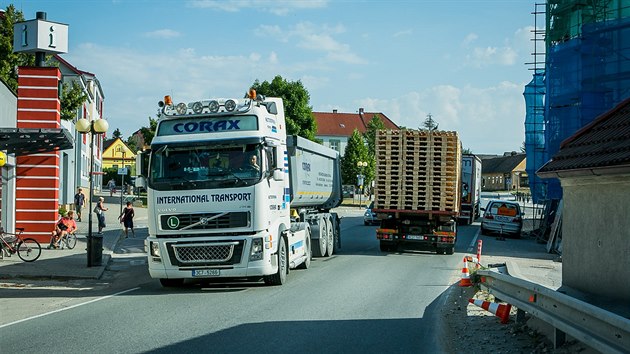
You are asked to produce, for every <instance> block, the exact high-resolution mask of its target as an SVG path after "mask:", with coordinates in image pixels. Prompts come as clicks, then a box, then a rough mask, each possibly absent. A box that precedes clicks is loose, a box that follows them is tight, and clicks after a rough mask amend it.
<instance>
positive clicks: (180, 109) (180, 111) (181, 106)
mask: <svg viewBox="0 0 630 354" xmlns="http://www.w3.org/2000/svg"><path fill="white" fill-rule="evenodd" d="M175 110H176V111H177V114H186V111H187V110H188V106H186V104H185V103H184V102H182V103H178V104H177V107H175Z"/></svg>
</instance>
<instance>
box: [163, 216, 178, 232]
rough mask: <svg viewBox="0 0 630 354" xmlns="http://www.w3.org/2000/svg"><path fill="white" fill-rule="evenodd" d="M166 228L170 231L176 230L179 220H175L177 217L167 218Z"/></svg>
mask: <svg viewBox="0 0 630 354" xmlns="http://www.w3.org/2000/svg"><path fill="white" fill-rule="evenodd" d="M166 226H168V227H170V228H171V229H176V228H177V227H178V226H179V219H178V218H177V216H171V217H169V218H168V220H166Z"/></svg>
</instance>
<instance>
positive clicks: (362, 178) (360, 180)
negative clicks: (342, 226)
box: [357, 161, 368, 208]
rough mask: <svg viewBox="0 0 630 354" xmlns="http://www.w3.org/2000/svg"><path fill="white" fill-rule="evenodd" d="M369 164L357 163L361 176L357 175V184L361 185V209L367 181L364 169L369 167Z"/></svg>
mask: <svg viewBox="0 0 630 354" xmlns="http://www.w3.org/2000/svg"><path fill="white" fill-rule="evenodd" d="M367 165H368V164H367V162H365V161H358V162H357V167H358V168H359V174H358V175H357V184H358V185H359V190H360V192H361V193H360V194H359V208H361V197H363V182H364V179H365V175H363V169H364V168H365V167H367Z"/></svg>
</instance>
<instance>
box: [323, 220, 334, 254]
mask: <svg viewBox="0 0 630 354" xmlns="http://www.w3.org/2000/svg"><path fill="white" fill-rule="evenodd" d="M324 220H325V221H326V234H327V236H328V237H327V238H326V239H327V240H328V243H326V257H330V256H332V255H333V253H334V251H335V231H334V230H333V224H332V221H331V220H330V216H328V217H326V218H324Z"/></svg>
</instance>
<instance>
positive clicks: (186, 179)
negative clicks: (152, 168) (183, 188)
mask: <svg viewBox="0 0 630 354" xmlns="http://www.w3.org/2000/svg"><path fill="white" fill-rule="evenodd" d="M166 179H167V180H169V181H172V180H179V181H182V183H183V182H188V183H190V184H192V186H193V187H197V183H195V182H194V181H191V180H189V179H188V178H186V177H184V176H170V177H166Z"/></svg>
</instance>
